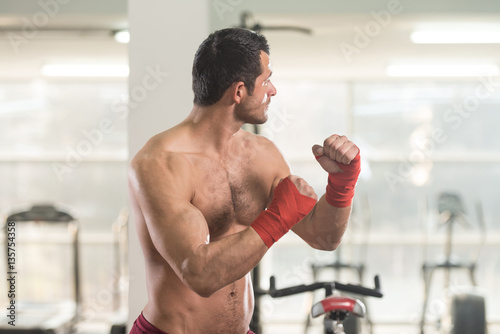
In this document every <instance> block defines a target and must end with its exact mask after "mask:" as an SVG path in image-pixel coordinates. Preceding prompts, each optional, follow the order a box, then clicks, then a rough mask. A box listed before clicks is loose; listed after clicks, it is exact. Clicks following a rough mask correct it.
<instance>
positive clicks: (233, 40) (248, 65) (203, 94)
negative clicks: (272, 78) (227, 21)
mask: <svg viewBox="0 0 500 334" xmlns="http://www.w3.org/2000/svg"><path fill="white" fill-rule="evenodd" d="M261 51H263V52H265V53H266V54H268V55H269V45H268V44H267V40H266V38H265V37H264V36H262V35H259V34H257V33H255V32H252V31H250V30H247V29H242V28H228V29H222V30H218V31H216V32H214V33H212V34H211V35H210V36H208V38H207V39H206V40H205V41H203V43H201V45H200V47H199V48H198V51H197V52H196V55H195V57H194V62H193V92H194V103H195V104H197V105H199V106H209V105H212V104H214V103H216V102H217V101H219V100H220V99H221V98H222V96H223V95H224V92H225V91H226V90H227V89H228V88H229V87H230V86H231V85H232V84H233V83H235V82H239V81H241V82H243V83H244V84H245V87H246V89H247V92H248V94H249V95H252V94H253V91H254V88H255V79H256V78H257V77H258V76H259V75H260V74H261V73H262V71H263V69H262V66H261Z"/></svg>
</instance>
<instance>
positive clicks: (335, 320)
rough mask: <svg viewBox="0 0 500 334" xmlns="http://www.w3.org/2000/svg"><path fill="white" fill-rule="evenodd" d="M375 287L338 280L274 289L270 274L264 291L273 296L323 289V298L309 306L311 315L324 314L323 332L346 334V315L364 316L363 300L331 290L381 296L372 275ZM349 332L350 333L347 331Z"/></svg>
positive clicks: (325, 333)
mask: <svg viewBox="0 0 500 334" xmlns="http://www.w3.org/2000/svg"><path fill="white" fill-rule="evenodd" d="M374 284H375V288H373V289H371V288H367V287H364V286H361V285H353V284H341V283H338V282H334V281H332V282H316V283H313V284H309V285H303V284H301V285H296V286H291V287H288V288H284V289H276V279H275V277H274V276H271V277H270V279H269V290H268V291H267V292H266V293H267V294H268V295H270V296H271V297H273V298H279V297H285V296H291V295H295V294H299V293H304V292H311V291H316V290H321V289H324V290H325V299H323V300H321V301H320V302H317V303H316V304H314V305H313V306H312V308H311V316H312V317H313V318H317V317H319V316H322V315H324V320H323V327H324V334H346V333H345V332H344V325H343V322H344V321H345V319H347V317H348V316H350V315H354V316H356V317H364V316H365V314H366V308H365V305H364V304H363V302H361V301H360V300H359V299H356V298H349V297H341V296H334V295H333V291H334V290H338V291H343V292H349V293H353V294H357V295H361V296H371V297H377V298H381V297H383V294H382V290H381V288H380V279H379V277H378V276H375V277H374ZM347 334H350V333H347Z"/></svg>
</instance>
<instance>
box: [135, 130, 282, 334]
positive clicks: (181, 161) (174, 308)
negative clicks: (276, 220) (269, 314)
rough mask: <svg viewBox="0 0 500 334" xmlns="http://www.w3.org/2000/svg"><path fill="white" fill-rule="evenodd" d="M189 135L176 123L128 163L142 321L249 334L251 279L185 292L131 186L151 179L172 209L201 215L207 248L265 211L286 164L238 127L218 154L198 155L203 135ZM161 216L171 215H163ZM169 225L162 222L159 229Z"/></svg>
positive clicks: (172, 328)
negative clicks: (143, 284)
mask: <svg viewBox="0 0 500 334" xmlns="http://www.w3.org/2000/svg"><path fill="white" fill-rule="evenodd" d="M191 134H192V128H191V127H190V126H189V124H186V123H181V124H180V125H179V126H177V127H174V128H173V129H171V130H168V131H166V132H164V133H161V134H159V135H157V136H155V137H153V138H152V139H151V140H150V141H149V142H148V143H147V144H146V145H145V147H144V148H143V149H142V150H141V151H140V152H139V153H138V154H137V155H136V157H135V158H134V160H133V162H132V169H131V174H130V183H131V198H132V206H133V210H134V218H135V222H136V228H137V232H138V235H139V240H140V242H141V246H142V249H143V253H144V256H145V259H146V275H147V284H148V286H147V288H148V297H149V301H148V304H147V306H146V307H145V308H144V317H145V318H146V319H147V320H148V321H150V322H151V323H153V324H154V325H155V326H156V327H157V328H159V329H162V330H164V331H166V332H168V333H169V334H175V333H202V332H203V333H232V334H238V333H242V334H243V333H247V330H248V324H249V322H250V319H251V315H252V311H253V291H252V285H251V282H250V274H249V273H247V274H245V275H244V276H243V277H242V278H240V279H238V280H236V281H235V282H234V283H232V284H230V285H228V286H225V287H223V288H221V289H219V290H218V291H216V292H215V293H213V294H212V295H210V296H203V297H202V296H200V295H199V294H198V293H196V292H195V291H193V289H190V288H189V286H188V285H186V282H183V281H182V280H181V279H180V278H179V277H181V276H180V275H179V273H176V269H175V268H173V267H172V266H171V265H170V264H169V261H168V260H169V259H168V258H167V259H165V254H169V252H162V251H163V250H162V249H158V248H159V247H161V244H159V243H156V244H155V233H162V231H161V230H160V231H151V230H150V229H149V228H148V225H147V224H146V220H147V219H150V217H148V214H145V213H144V212H143V208H141V207H140V205H139V202H140V201H138V200H137V197H138V196H143V195H142V194H141V192H140V191H138V189H139V188H137V187H135V186H134V184H135V183H136V182H137V178H145V177H146V176H145V174H147V177H148V178H151V179H153V180H154V179H158V180H159V182H158V183H157V184H155V182H154V181H152V182H151V184H152V185H154V186H155V187H162V182H166V183H170V184H168V185H167V184H165V186H167V187H169V191H170V192H171V193H169V194H167V197H172V198H173V199H172V204H171V205H176V204H175V203H176V201H179V203H182V204H179V206H182V205H188V206H189V205H191V206H192V207H194V208H195V209H194V211H193V212H192V213H190V214H194V215H197V214H201V215H202V216H203V218H204V221H205V222H206V228H207V229H208V235H209V239H210V240H207V243H208V242H216V241H218V240H221V239H223V238H224V237H226V236H228V235H231V234H235V233H237V232H240V231H242V230H245V229H247V228H248V226H250V224H251V223H252V222H253V221H254V220H255V218H256V217H257V216H258V215H259V213H260V212H261V211H262V210H264V209H265V208H266V205H267V203H268V201H269V198H270V197H272V195H271V193H272V189H273V186H274V185H275V184H276V183H277V181H279V179H277V178H278V176H279V175H282V174H283V173H284V174H285V175H287V174H288V171H287V169H288V167H287V165H286V163H285V162H284V160H283V158H282V157H281V155H280V154H279V152H278V151H277V150H276V148H275V147H274V145H273V144H272V143H270V142H269V141H268V140H266V139H264V138H262V137H260V136H256V135H253V134H250V133H248V132H245V131H242V130H240V131H238V132H237V133H236V134H235V135H234V136H233V137H232V138H231V142H230V143H229V144H228V145H227V146H226V147H225V149H224V150H222V151H221V152H222V153H221V152H214V151H210V150H204V145H203V141H202V138H198V137H196V136H192V135H191ZM162 165H163V166H162ZM165 176H166V177H165ZM171 183H175V184H174V185H172V184H171ZM177 197H179V198H177ZM186 202H189V203H186ZM167 205H170V204H167ZM177 208H178V207H177ZM190 209H193V208H190ZM196 218H197V219H198V218H199V217H196ZM162 219H164V220H169V219H173V220H175V217H174V216H172V217H169V215H168V213H167V214H166V216H165V217H163V218H162ZM176 224H177V225H184V226H175V228H177V229H182V230H184V231H183V232H184V233H193V234H197V233H200V231H199V230H200V227H199V226H198V227H196V228H195V229H194V230H192V231H190V229H191V228H192V226H190V225H189V223H185V222H180V221H178V222H176ZM169 226H170V225H169V224H168V222H166V224H165V230H164V231H163V232H167V231H168V229H169V228H171V227H169ZM201 229H203V228H201ZM162 254H163V255H162ZM226 265H227V266H231V263H227V264H226Z"/></svg>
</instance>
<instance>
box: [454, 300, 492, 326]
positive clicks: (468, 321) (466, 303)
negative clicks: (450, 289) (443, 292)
mask: <svg viewBox="0 0 500 334" xmlns="http://www.w3.org/2000/svg"><path fill="white" fill-rule="evenodd" d="M451 321H452V329H451V334H486V311H485V305H484V298H483V297H481V296H478V295H472V294H461V295H456V296H454V297H453V301H452V304H451Z"/></svg>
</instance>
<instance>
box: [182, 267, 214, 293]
mask: <svg viewBox="0 0 500 334" xmlns="http://www.w3.org/2000/svg"><path fill="white" fill-rule="evenodd" d="M183 269H184V270H183V275H182V276H183V277H182V278H183V281H184V284H186V286H187V287H188V288H189V289H191V290H192V291H193V292H194V293H196V294H197V295H199V296H200V297H203V298H208V297H210V296H211V295H213V294H214V293H215V292H216V291H217V290H219V288H218V287H217V286H216V284H215V282H214V280H213V279H214V278H213V277H210V276H212V275H209V273H207V272H206V270H204V268H203V267H201V266H199V265H194V264H192V265H187V266H185V267H184V268H183Z"/></svg>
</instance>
